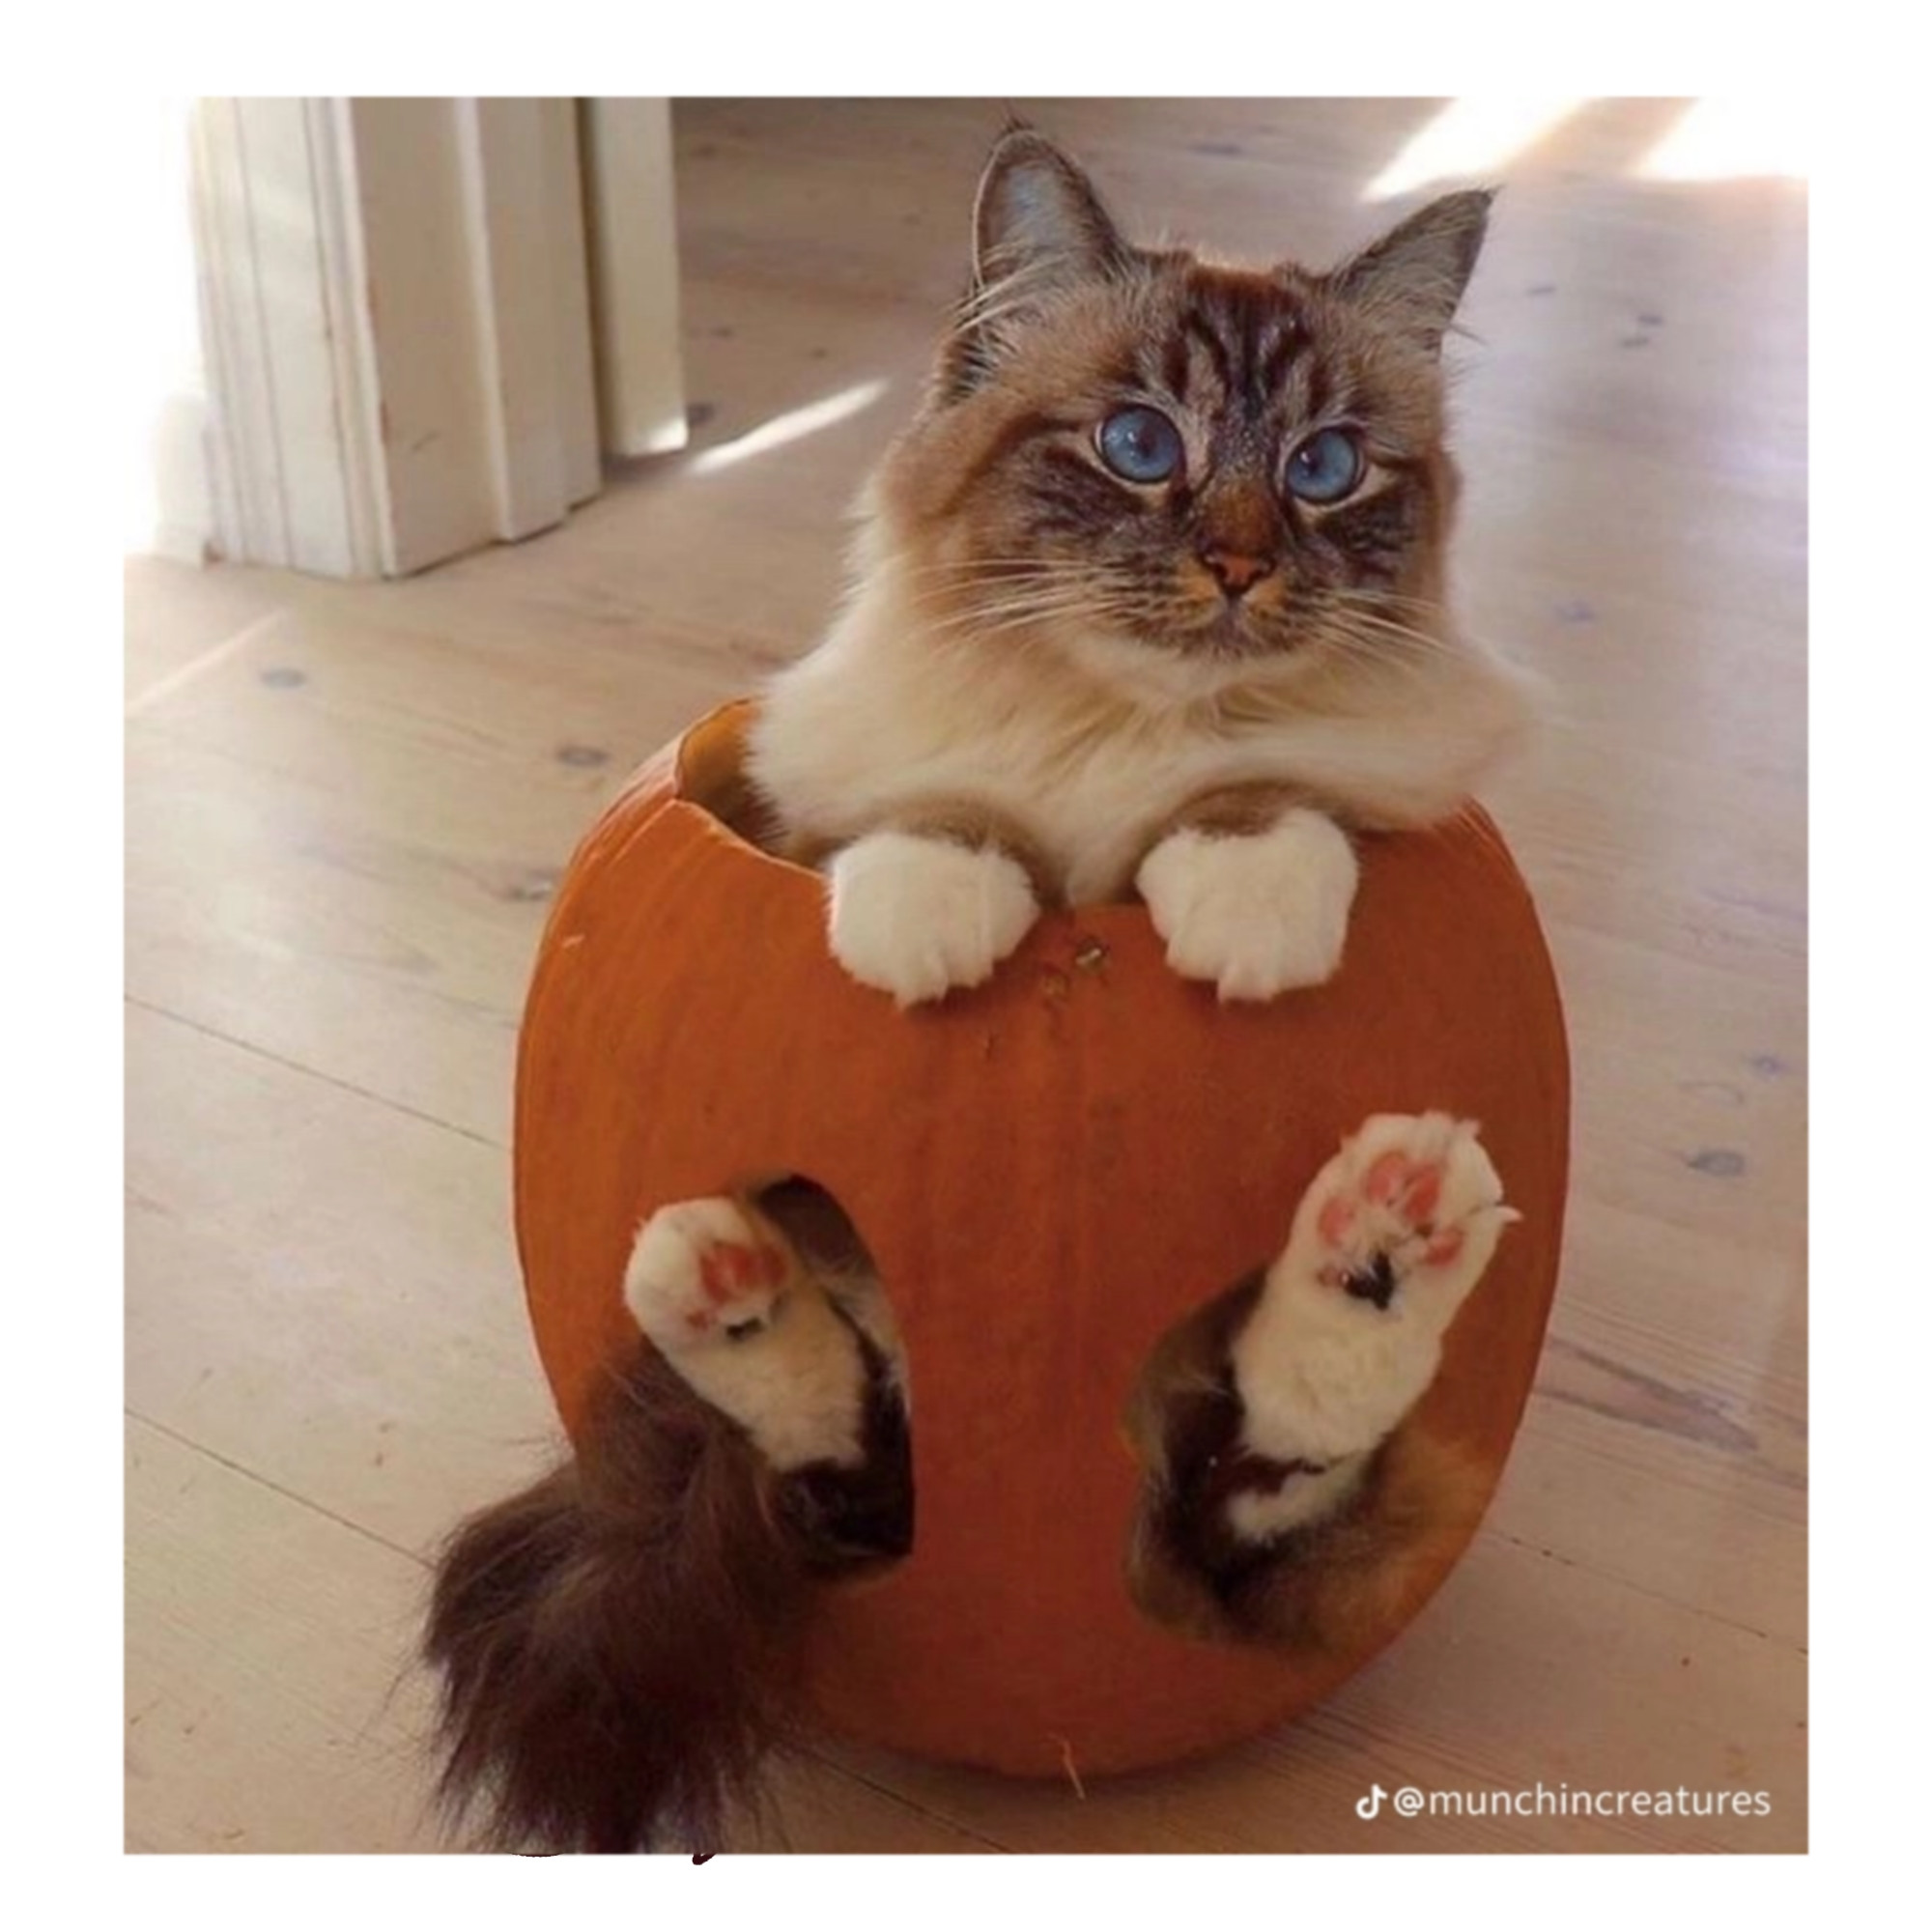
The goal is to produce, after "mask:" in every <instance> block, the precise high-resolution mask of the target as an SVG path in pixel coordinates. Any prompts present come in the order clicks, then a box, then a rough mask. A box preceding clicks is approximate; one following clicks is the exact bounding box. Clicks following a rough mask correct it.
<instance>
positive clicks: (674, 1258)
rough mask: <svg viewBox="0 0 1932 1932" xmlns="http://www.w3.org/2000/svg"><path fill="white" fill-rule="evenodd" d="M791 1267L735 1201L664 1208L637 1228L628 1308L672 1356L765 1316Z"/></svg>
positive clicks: (738, 1332) (740, 1331)
mask: <svg viewBox="0 0 1932 1932" xmlns="http://www.w3.org/2000/svg"><path fill="white" fill-rule="evenodd" d="M791 1273H792V1266H791V1263H790V1261H789V1259H788V1258H787V1256H786V1254H785V1252H784V1250H783V1249H782V1248H781V1246H780V1245H779V1243H778V1242H777V1241H776V1240H774V1239H773V1238H772V1236H771V1235H770V1234H769V1233H767V1232H766V1231H765V1230H764V1229H761V1228H759V1227H758V1226H757V1225H756V1224H755V1223H754V1222H753V1220H752V1218H751V1217H750V1216H749V1215H748V1214H747V1213H746V1212H745V1210H744V1209H743V1208H741V1207H740V1206H739V1205H738V1203H737V1202H735V1201H731V1200H727V1199H725V1197H723V1196H720V1197H718V1198H716V1199H712V1200H704V1201H680V1202H677V1203H675V1204H674V1205H673V1206H671V1207H668V1208H659V1209H658V1211H657V1212H656V1213H655V1214H653V1215H652V1216H651V1218H650V1219H649V1220H648V1221H646V1222H645V1223H644V1225H643V1227H642V1228H641V1229H639V1232H638V1238H637V1243H636V1245H635V1246H634V1247H633V1248H632V1250H631V1261H630V1265H629V1266H628V1267H627V1268H626V1269H625V1270H624V1305H625V1306H626V1307H627V1308H628V1309H629V1310H630V1311H631V1314H632V1315H633V1317H635V1318H636V1321H637V1323H638V1326H639V1328H641V1329H642V1330H643V1331H644V1333H645V1334H646V1335H648V1336H649V1337H650V1338H651V1340H652V1342H653V1343H655V1344H656V1346H657V1347H658V1348H659V1349H661V1350H663V1351H664V1352H665V1353H666V1354H667V1355H678V1354H682V1353H684V1352H686V1351H687V1350H691V1349H694V1348H699V1347H705V1346H708V1345H711V1344H714V1343H724V1342H729V1341H730V1340H731V1339H732V1338H733V1337H734V1336H740V1337H742V1336H743V1335H745V1334H747V1333H749V1332H751V1331H753V1330H754V1329H756V1328H758V1327H759V1326H761V1325H762V1324H763V1323H764V1322H765V1321H768V1320H769V1319H770V1317H771V1313H772V1309H773V1306H774V1304H775V1303H776V1302H777V1301H778V1300H779V1298H780V1297H781V1294H782V1293H783V1292H784V1290H785V1286H786V1284H787V1281H788V1279H789V1277H790V1275H791Z"/></svg>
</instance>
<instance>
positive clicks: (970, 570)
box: [872, 128, 1491, 681]
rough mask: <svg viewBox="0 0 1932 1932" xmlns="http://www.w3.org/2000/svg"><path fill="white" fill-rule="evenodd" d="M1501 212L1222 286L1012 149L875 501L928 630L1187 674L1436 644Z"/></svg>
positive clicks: (1410, 225) (1456, 217)
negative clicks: (1454, 455) (1450, 369)
mask: <svg viewBox="0 0 1932 1932" xmlns="http://www.w3.org/2000/svg"><path fill="white" fill-rule="evenodd" d="M1490 199H1491V197H1490V195H1489V194H1488V193H1486V192H1463V193H1457V194H1450V195H1446V196H1444V197H1443V198H1441V199H1440V200H1437V201H1435V202H1433V203H1431V204H1430V205H1429V206H1428V207H1426V208H1424V209H1423V210H1421V212H1420V213H1416V214H1413V215H1411V216H1410V217H1409V218H1408V219H1407V220H1406V221H1404V222H1403V223H1401V225H1400V226H1398V227H1396V228H1395V229H1393V230H1392V231H1391V232H1390V233H1389V234H1387V235H1385V236H1383V237H1382V239H1381V240H1380V241H1377V242H1375V243H1374V244H1373V245H1372V246H1370V247H1368V248H1366V249H1364V250H1363V251H1362V252H1361V253H1359V254H1357V255H1355V256H1353V257H1351V258H1350V260H1348V261H1346V262H1344V263H1343V264H1342V265H1341V266H1340V267H1339V268H1336V269H1334V270H1330V271H1328V272H1326V273H1319V272H1314V271H1311V270H1307V269H1304V268H1301V267H1299V266H1297V265H1296V264H1294V263H1292V262H1282V263H1278V264H1276V265H1274V266H1272V267H1267V268H1261V269H1236V268H1228V267H1223V266H1219V265H1216V264H1212V263H1209V262H1207V261H1204V260H1202V259H1200V258H1199V257H1198V256H1196V255H1194V254H1192V253H1190V252H1188V251H1186V250H1183V249H1178V248H1158V249H1154V248H1143V247H1138V246H1136V245H1134V244H1133V243H1131V242H1129V241H1127V240H1126V239H1125V238H1124V237H1123V236H1122V233H1121V231H1120V229H1119V228H1118V227H1117V226H1116V224H1115V222H1114V220H1113V218H1112V217H1111V216H1110V215H1109V214H1108V213H1107V211H1106V209H1105V207H1104V206H1103V205H1102V203H1101V201H1100V198H1099V195H1098V194H1097V193H1096V191H1095V190H1094V185H1093V184H1092V182H1090V181H1089V180H1088V178H1087V176H1086V175H1085V174H1084V173H1083V172H1082V171H1081V169H1080V168H1079V167H1078V166H1076V165H1075V163H1074V162H1073V161H1071V160H1070V159H1069V158H1068V157H1067V156H1065V155H1064V154H1063V153H1061V152H1060V150H1059V149H1057V148H1056V147H1054V146H1053V145H1052V143H1050V142H1049V141H1047V140H1046V139H1045V138H1044V137H1043V136H1041V135H1040V134H1038V133H1037V132H1035V131H1034V130H1032V129H1030V128H1013V129H1011V130H1009V132H1008V133H1007V134H1006V135H1004V136H1003V137H1002V138H1001V140H1000V141H999V142H998V144H997V145H996V146H995V148H994V150H993V153H992V155H991V157H990V158H989V160H988V161H987V164H986V167H985V171H984V174H983V176H982V177H981V180H980V188H979V195H978V199H977V202H976V205H975V209H974V216H973V273H972V282H971V286H970V290H969V293H968V295H967V297H966V298H965V299H964V301H963V302H962V303H961V305H960V308H959V311H958V313H957V316H956V318H955V320H954V325H953V327H952V332H951V334H950V335H949V336H948V338H947V340H946V342H945V344H944V346H943V348H942V350H941V353H940V355H939V359H938V363H937V366H936V368H935V370H934V372H933V376H932V380H931V383H930V384H929V386H928V390H927V394H926V398H925V401H924V405H923V408H922V410H921V412H920V414H919V416H918V418H917V420H916V421H915V422H914V423H913V425H912V427H911V428H910V430H909V431H908V432H907V433H906V434H905V435H904V436H903V437H902V438H901V440H899V442H898V444H897V445H896V446H895V449H894V451H893V452H892V454H891V455H890V456H889V458H888V459H887V462H886V464H885V466H884V467H883V469H882V470H881V472H880V475H879V477H878V478H877V480H876V482H875V487H874V494H873V498H872V503H873V507H874V510H875V512H876V513H877V517H878V520H879V524H880V526H881V527H882V528H883V530H884V532H885V533H886V535H887V537H888V544H887V546H886V551H887V552H888V553H889V554H893V555H895V556H896V557H898V558H899V559H900V560H901V561H902V562H903V563H904V564H905V566H906V567H907V568H908V569H909V571H911V572H912V573H913V576H912V577H911V579H910V582H912V584H913V585H914V594H915V595H916V596H917V598H918V599H919V602H920V606H921V608H922V609H923V610H926V611H932V612H933V613H934V614H935V616H936V618H937V619H938V621H939V622H940V624H941V626H942V627H943V628H945V629H946V630H948V631H949V632H950V633H951V634H952V635H955V636H962V637H968V638H972V639H980V640H983V641H984V642H986V643H989V644H990V643H994V642H997V641H1000V640H1003V639H1021V638H1033V639H1048V640H1054V639H1057V640H1059V641H1061V642H1063V643H1065V644H1066V645H1068V646H1069V647H1070V648H1073V649H1075V650H1076V651H1077V652H1079V653H1083V654H1086V655H1089V656H1094V655H1095V654H1097V655H1098V657H1099V658H1100V659H1101V660H1103V661H1110V662H1112V663H1113V664H1115V665H1116V666H1118V667H1119V668H1122V670H1123V671H1125V670H1126V669H1128V668H1131V661H1132V660H1133V659H1134V658H1136V657H1139V658H1140V659H1142V660H1143V661H1146V662H1158V663H1161V664H1164V665H1165V667H1166V668H1167V670H1168V673H1169V676H1170V678H1171V679H1172V678H1174V677H1179V678H1182V679H1185V678H1186V677H1188V676H1189V675H1198V676H1199V677H1200V678H1201V679H1203V680H1204V681H1212V680H1214V679H1215V678H1216V677H1217V676H1225V675H1226V674H1228V673H1230V672H1241V671H1254V670H1260V669H1262V668H1264V667H1268V668H1274V667H1287V666H1290V665H1293V666H1294V667H1296V668H1303V667H1309V666H1318V665H1319V666H1321V667H1324V668H1326V669H1327V670H1328V671H1329V672H1331V673H1337V674H1341V675H1343V676H1346V675H1347V674H1348V673H1349V672H1350V669H1351V668H1359V669H1362V670H1363V671H1364V672H1365V673H1369V672H1372V671H1373V669H1374V668H1378V667H1379V666H1381V665H1384V664H1385V663H1386V662H1387V661H1389V660H1391V659H1400V658H1401V657H1403V656H1404V655H1405V653H1413V652H1415V651H1417V650H1422V649H1426V648H1428V647H1429V646H1430V645H1431V643H1432V641H1433V638H1434V633H1435V630H1436V629H1438V628H1439V624H1440V621H1441V619H1440V617H1439V601H1440V598H1441V595H1442V575H1443V573H1442V554H1443V549H1444V545H1445V542H1446V539H1447V536H1448V530H1449V524H1450V517H1451V512H1452V510H1453V507H1454V503H1455V497H1456V493H1457V477H1456V471H1455V469H1454V466H1453V464H1452V463H1451V461H1450V459H1449V456H1448V453H1447V451H1446V450H1445V448H1444V446H1443V383H1442V371H1441V360H1440V351H1441V345H1442V339H1443V336H1444V333H1445V332H1446V331H1447V329H1448V327H1449V326H1450V323H1451V320H1452V318H1453V316H1454V314H1455V311H1456V307H1457V304H1458V302H1459V301H1460V299H1461V298H1462V295H1463V288H1464V286H1465V284H1466V283H1467V281H1468V279H1469V275H1470V272H1471V270H1473V269H1474V267H1475V263H1476V256H1477V252H1478V250H1479V249H1480V247H1481V245H1482V241H1483V234H1484V229H1485V226H1486V223H1487V220H1488V216H1489V208H1490ZM875 554H880V553H878V552H875Z"/></svg>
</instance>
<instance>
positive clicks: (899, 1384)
mask: <svg viewBox="0 0 1932 1932" xmlns="http://www.w3.org/2000/svg"><path fill="white" fill-rule="evenodd" d="M743 1191H744V1192H745V1193H747V1194H749V1195H750V1196H751V1198H752V1199H753V1201H755V1202H756V1204H757V1205H758V1207H759V1208H761V1209H762V1210H763V1211H764V1212H765V1213H766V1214H768V1215H769V1216H770V1217H771V1218H772V1220H773V1221H775V1222H776V1223H777V1224H778V1225H779V1227H780V1228H781V1230H782V1231H783V1233H784V1235H785V1236H786V1238H787V1239H788V1240H789V1241H790V1242H791V1244H792V1246H793V1248H794V1249H796V1250H797V1252H798V1254H799V1256H800V1257H801V1259H802V1260H803V1261H804V1262H805V1264H806V1265H807V1267H808V1269H809V1270H810V1274H811V1276H812V1278H813V1280H814V1281H815V1282H816V1283H817V1284H818V1286H819V1287H820V1288H821V1289H822V1290H823V1291H824V1293H825V1295H826V1297H827V1299H828V1300H829V1301H830V1302H831V1304H832V1306H833V1308H834V1309H835V1310H836V1311H837V1312H838V1315H839V1316H840V1317H841V1319H842V1320H843V1321H844V1323H845V1325H846V1327H847V1328H848V1329H849V1330H850V1332H851V1339H852V1343H853V1346H854V1347H855V1349H856V1350H857V1351H858V1356H859V1359H860V1362H861V1364H862V1366H863V1369H864V1373H865V1378H866V1387H865V1402H864V1414H863V1421H862V1425H861V1438H862V1450H863V1458H862V1460H861V1461H860V1462H859V1463H858V1464H857V1465H855V1466H848V1465H846V1464H843V1463H829V1462H828V1463H812V1464H810V1465H809V1466H808V1467H806V1468H803V1469H800V1470H798V1471H797V1472H795V1473H794V1474H793V1475H792V1476H790V1477H789V1478H788V1479H787V1481H786V1485H785V1491H784V1499H785V1503H786V1506H787V1507H789V1508H791V1509H792V1510H793V1511H794V1512H795V1513H796V1515H797V1519H798V1520H799V1522H800V1525H801V1526H802V1527H803V1528H804V1529H805V1530H806V1532H807V1537H808V1541H809V1543H810V1546H811V1547H812V1548H813V1551H814V1554H815V1556H816V1558H817V1560H818V1561H819V1563H820V1565H821V1567H822V1568H823V1570H824V1571H825V1572H826V1573H827V1574H828V1575H835V1576H836V1575H840V1574H846V1573H852V1572H870V1571H875V1570H877V1569H878V1568H880V1567H881V1566H884V1565H889V1564H892V1563H895V1562H897V1561H898V1560H899V1559H901V1558H903V1557H905V1556H907V1555H909V1554H910V1553H911V1550H912V1544H913V1527H914V1512H913V1473H912V1426H911V1419H910V1406H909V1403H908V1400H907V1384H906V1371H905V1351H904V1348H903V1346H902V1345H901V1343H900V1340H899V1332H898V1323H897V1321H896V1320H895V1316H894V1313H893V1307H892V1301H891V1298H890V1297H889V1296H888V1294H887V1293H886V1286H885V1283H884V1281H883V1280H882V1279H881V1277H880V1274H879V1270H878V1266H877V1264H876V1263H874V1261H873V1260H872V1256H871V1251H870V1250H869V1249H868V1248H867V1245H866V1242H865V1239H864V1237H863V1236H861V1235H860V1233H859V1230H858V1228H857V1227H856V1225H855V1224H854V1223H853V1220H852V1217H851V1216H850V1215H849V1214H848V1213H846V1211H845V1209H844V1208H842V1207H841V1206H840V1205H839V1203H838V1199H837V1197H836V1196H835V1195H834V1194H833V1193H832V1191H831V1189H830V1188H828V1187H824V1186H822V1185H821V1184H820V1183H819V1182H817V1181H815V1180H812V1179H809V1178H808V1177H806V1176H804V1175H796V1174H791V1175H784V1176H781V1177H779V1178H777V1179H758V1180H754V1181H753V1182H752V1183H751V1184H750V1185H748V1186H747V1187H746V1188H745V1189H744V1190H743Z"/></svg>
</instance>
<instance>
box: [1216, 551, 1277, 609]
mask: <svg viewBox="0 0 1932 1932" xmlns="http://www.w3.org/2000/svg"><path fill="white" fill-rule="evenodd" d="M1201 561H1202V562H1203V563H1205V564H1206V565H1207V566H1208V569H1209V570H1210V571H1212V572H1213V574H1214V582H1216V583H1218V584H1219V585H1220V586H1221V594H1222V595H1223V596H1224V597H1227V598H1229V599H1231V600H1232V599H1234V598H1237V597H1244V596H1245V595H1246V594H1247V593H1248V592H1249V591H1250V590H1252V589H1253V588H1254V587H1255V585H1256V584H1257V583H1259V582H1261V581H1262V579H1263V578H1264V577H1266V576H1267V575H1268V574H1269V573H1270V572H1271V571H1272V570H1273V569H1274V558H1273V557H1271V556H1257V555H1256V554H1254V553H1253V552H1252V551H1240V550H1229V549H1227V548H1226V547H1225V546H1223V545H1221V544H1203V545H1202V547H1201Z"/></svg>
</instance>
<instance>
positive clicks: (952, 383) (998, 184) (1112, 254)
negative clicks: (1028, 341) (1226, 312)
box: [946, 126, 1133, 395]
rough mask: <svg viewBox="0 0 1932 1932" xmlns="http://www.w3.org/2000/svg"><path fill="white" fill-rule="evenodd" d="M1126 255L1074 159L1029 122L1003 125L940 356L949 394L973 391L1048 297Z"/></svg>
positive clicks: (984, 175) (1108, 270)
mask: <svg viewBox="0 0 1932 1932" xmlns="http://www.w3.org/2000/svg"><path fill="white" fill-rule="evenodd" d="M1132 259H1133V250H1132V249H1131V248H1130V247H1129V246H1128V245H1127V243H1126V241H1124V240H1122V236H1121V232H1120V230H1119V229H1118V228H1116V227H1115V226H1114V222H1113V217H1112V216H1111V215H1109V214H1108V213H1107V210H1106V208H1105V206H1104V205H1103V204H1102V202H1101V200H1100V197H1099V195H1098V194H1097V193H1096V192H1095V191H1094V184H1093V183H1092V182H1091V181H1089V180H1088V179H1087V176H1086V174H1085V172H1084V171H1083V170H1082V169H1081V168H1080V167H1079V166H1078V164H1077V163H1075V162H1074V161H1072V160H1070V159H1069V158H1068V157H1067V156H1065V155H1064V154H1062V153H1061V151H1060V150H1059V149H1058V148H1056V147H1055V146H1054V145H1053V143H1052V142H1051V141H1049V140H1048V139H1047V138H1046V136H1045V135H1044V134H1041V133H1038V132H1037V131H1036V130H1035V129H1033V128H1028V127H1024V126H1015V127H1011V128H1008V129H1007V131H1006V132H1005V133H1004V134H1002V135H1001V136H1000V138H999V140H998V141H996V142H995V143H994V144H993V152H992V153H991V154H990V155H989V156H987V157H986V165H985V168H984V169H983V170H982V171H981V173H980V189H979V193H978V195H977V196H976V197H975V199H974V203H973V285H972V288H971V290H970V291H969V292H968V295H967V298H966V300H965V303H964V304H963V306H962V308H961V311H960V315H959V321H958V324H957V327H956V328H955V330H954V334H953V338H952V344H951V345H950V348H949V353H948V355H947V365H946V377H947V388H948V390H949V391H950V392H951V393H952V394H953V395H963V394H965V393H966V392H967V391H969V390H971V389H973V388H976V387H977V386H978V385H979V384H980V381H981V380H982V379H983V378H984V376H985V375H986V373H987V372H988V371H989V370H990V369H991V368H992V367H993V365H994V363H995V362H997V361H998V359H999V355H1000V351H1001V347H1002V344H1003V341H1004V338H1005V336H1006V335H1007V334H1008V333H1009V331H1010V329H1011V327H1013V325H1014V324H1015V323H1017V322H1019V321H1021V320H1022V319H1024V318H1025V317H1026V316H1028V315H1029V314H1032V313H1034V312H1035V311H1036V310H1037V308H1038V306H1039V304H1040V303H1041V302H1042V301H1043V300H1045V299H1046V298H1049V297H1050V296H1052V295H1054V294H1056V293H1057V292H1059V291H1060V290H1063V289H1065V288H1068V287H1070V286H1072V285H1074V284H1076V283H1079V282H1084V281H1093V280H1095V279H1099V278H1102V277H1105V276H1107V275H1109V274H1112V273H1114V272H1115V271H1117V270H1120V269H1122V268H1124V267H1125V266H1126V265H1127V264H1128V263H1129V262H1130V261H1131V260H1132Z"/></svg>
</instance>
